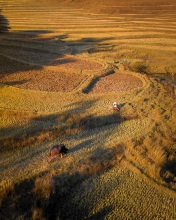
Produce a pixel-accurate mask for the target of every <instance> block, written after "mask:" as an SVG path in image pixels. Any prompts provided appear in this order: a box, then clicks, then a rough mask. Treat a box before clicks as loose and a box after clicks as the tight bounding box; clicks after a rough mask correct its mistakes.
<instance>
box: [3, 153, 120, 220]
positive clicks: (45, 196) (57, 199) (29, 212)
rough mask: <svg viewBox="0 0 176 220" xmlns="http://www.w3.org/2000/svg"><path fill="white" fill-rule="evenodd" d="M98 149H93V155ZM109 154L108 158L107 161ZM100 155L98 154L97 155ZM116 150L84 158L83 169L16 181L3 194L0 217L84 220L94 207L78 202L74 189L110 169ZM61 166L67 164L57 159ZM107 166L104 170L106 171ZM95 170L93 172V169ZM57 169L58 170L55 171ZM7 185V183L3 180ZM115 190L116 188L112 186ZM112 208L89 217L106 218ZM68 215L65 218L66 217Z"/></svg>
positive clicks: (45, 173) (45, 174)
mask: <svg viewBox="0 0 176 220" xmlns="http://www.w3.org/2000/svg"><path fill="white" fill-rule="evenodd" d="M94 154H96V152H94V151H92V156H94ZM107 154H108V160H107ZM96 156H97V155H96ZM115 156H116V155H115V152H112V151H108V150H102V149H101V154H99V155H98V158H97V157H96V160H95V156H94V157H92V158H91V157H90V158H88V159H86V160H85V161H84V160H82V162H80V164H78V165H80V166H81V165H82V164H86V166H87V167H85V169H82V170H80V171H79V170H77V169H76V170H75V169H73V171H71V172H70V170H69V169H68V171H67V172H65V173H64V172H63V173H58V174H51V173H50V172H48V171H46V172H41V173H39V174H38V175H37V176H35V177H33V178H27V179H26V180H23V181H20V182H19V183H16V184H14V185H13V186H12V187H11V189H9V190H8V187H7V188H6V189H5V187H4V190H7V193H6V195H5V196H4V198H2V197H1V205H0V217H1V219H2V220H5V219H18V218H19V217H23V218H25V219H48V220H49V219H51V220H55V219H58V217H60V218H59V219H84V218H87V216H88V215H89V212H90V210H91V208H92V207H91V206H92V205H93V204H91V202H90V201H87V202H88V204H89V205H90V207H88V206H84V205H83V204H82V203H79V204H78V203H77V202H75V201H74V200H73V199H72V194H73V195H74V194H75V189H78V188H79V186H82V183H83V182H84V181H85V180H87V179H89V178H91V177H92V176H94V175H99V174H101V173H102V172H105V170H106V171H107V169H110V167H109V166H108V165H107V162H108V161H109V163H110V164H109V165H111V160H114V159H115ZM58 163H59V164H60V166H61V165H62V166H65V165H66V164H65V161H64V159H63V160H62V162H58ZM104 169H105V170H104ZM92 170H93V171H92ZM56 172H57V170H56ZM4 184H5V183H4ZM112 190H113V189H112ZM110 211H111V207H109V206H108V207H105V208H103V209H102V210H100V211H99V212H98V213H96V214H94V215H93V216H91V217H90V219H96V218H98V219H103V218H104V217H105V216H106V215H107V214H108V213H109V212H110ZM65 217H66V218H65Z"/></svg>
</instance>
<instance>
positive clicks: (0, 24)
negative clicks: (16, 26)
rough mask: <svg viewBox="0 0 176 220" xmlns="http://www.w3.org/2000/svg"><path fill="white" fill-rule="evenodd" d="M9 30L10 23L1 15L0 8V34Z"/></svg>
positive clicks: (0, 10)
mask: <svg viewBox="0 0 176 220" xmlns="http://www.w3.org/2000/svg"><path fill="white" fill-rule="evenodd" d="M9 30H10V24H9V21H8V20H7V18H6V17H5V16H4V15H2V9H0V34H1V33H6V32H8V31H9Z"/></svg>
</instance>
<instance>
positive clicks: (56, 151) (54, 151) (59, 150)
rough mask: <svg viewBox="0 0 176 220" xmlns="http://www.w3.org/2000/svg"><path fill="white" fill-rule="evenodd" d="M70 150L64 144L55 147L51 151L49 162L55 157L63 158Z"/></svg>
mask: <svg viewBox="0 0 176 220" xmlns="http://www.w3.org/2000/svg"><path fill="white" fill-rule="evenodd" d="M67 151H68V149H67V148H66V147H65V145H64V144H59V145H54V146H52V147H50V149H49V158H48V161H49V162H50V161H51V160H52V159H53V157H54V156H56V155H57V156H60V158H62V157H63V154H67Z"/></svg>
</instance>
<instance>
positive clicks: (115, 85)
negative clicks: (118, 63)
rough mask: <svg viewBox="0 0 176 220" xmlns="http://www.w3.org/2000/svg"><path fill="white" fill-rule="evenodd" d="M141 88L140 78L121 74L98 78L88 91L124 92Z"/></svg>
mask: <svg viewBox="0 0 176 220" xmlns="http://www.w3.org/2000/svg"><path fill="white" fill-rule="evenodd" d="M142 86H143V83H142V81H141V79H140V78H138V77H136V76H133V75H130V74H123V73H115V74H111V75H108V76H105V77H102V78H100V80H99V81H98V82H96V83H95V85H94V86H93V87H92V89H91V90H90V93H105V92H124V91H129V90H133V89H137V88H140V87H142Z"/></svg>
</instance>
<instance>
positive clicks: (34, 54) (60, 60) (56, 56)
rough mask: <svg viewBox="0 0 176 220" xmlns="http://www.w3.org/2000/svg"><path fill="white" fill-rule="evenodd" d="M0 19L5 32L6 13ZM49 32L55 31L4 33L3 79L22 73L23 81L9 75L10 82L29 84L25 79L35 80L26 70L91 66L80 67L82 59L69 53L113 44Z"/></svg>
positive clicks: (1, 44)
mask: <svg viewBox="0 0 176 220" xmlns="http://www.w3.org/2000/svg"><path fill="white" fill-rule="evenodd" d="M0 18H1V20H2V21H3V24H2V28H3V30H4V31H3V32H5V31H7V30H8V29H9V26H8V21H7V20H6V19H5V18H4V17H3V16H1V17H0ZM48 33H51V34H52V32H51V31H49V30H29V31H22V32H11V33H8V35H7V34H5V33H4V38H2V39H1V40H0V49H1V54H0V72H1V74H0V79H1V82H4V83H6V82H8V81H7V79H5V80H4V81H3V78H4V77H6V76H7V75H9V74H13V75H14V74H15V73H19V72H22V74H23V75H22V76H21V77H22V78H21V79H20V80H19V79H15V75H14V76H13V78H10V79H11V80H12V81H9V82H8V83H12V84H13V85H15V84H16V85H17V84H19V82H21V83H26V81H25V80H27V81H29V80H32V75H31V74H29V73H28V74H26V75H25V72H26V71H30V70H36V71H37V72H36V73H38V74H39V75H40V72H39V71H40V70H42V69H43V67H46V66H57V67H59V66H61V67H64V68H66V69H73V70H74V69H75V65H77V66H76V69H78V70H79V68H80V71H81V70H82V69H83V70H84V69H85V70H86V68H89V67H88V64H86V65H87V66H85V65H84V64H83V65H82V66H80V65H81V62H80V61H78V63H77V58H74V57H73V56H72V57H69V55H74V54H81V53H85V52H90V50H91V51H92V52H93V51H95V52H97V51H101V50H106V51H108V50H112V48H111V46H110V45H109V44H108V43H106V41H107V40H109V38H99V39H95V38H82V39H79V40H76V41H68V40H67V41H65V39H67V38H68V37H69V36H68V35H67V34H62V35H59V36H54V34H53V36H47V34H48ZM45 34H46V37H45V36H44V35H45ZM92 52H91V53H92ZM51 71H52V70H51ZM35 77H37V75H36V76H35Z"/></svg>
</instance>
